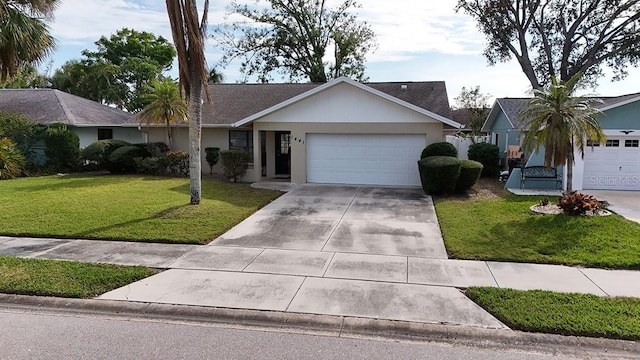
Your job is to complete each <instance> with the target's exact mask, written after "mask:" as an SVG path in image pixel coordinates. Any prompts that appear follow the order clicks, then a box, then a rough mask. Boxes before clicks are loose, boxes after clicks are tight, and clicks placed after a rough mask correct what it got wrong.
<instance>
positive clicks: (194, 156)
mask: <svg viewBox="0 0 640 360" xmlns="http://www.w3.org/2000/svg"><path fill="white" fill-rule="evenodd" d="M190 87H191V89H190V95H191V96H190V97H189V116H190V119H189V179H190V193H191V205H197V204H200V194H201V191H202V163H201V161H200V157H201V156H200V138H201V131H202V79H201V78H200V74H198V72H197V70H194V69H192V70H191V83H190Z"/></svg>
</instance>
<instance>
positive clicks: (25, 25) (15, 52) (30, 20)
mask: <svg viewBox="0 0 640 360" xmlns="http://www.w3.org/2000/svg"><path fill="white" fill-rule="evenodd" d="M58 3H59V1H58V0H0V82H5V81H7V80H8V79H9V78H11V77H13V76H14V75H15V74H16V72H17V71H18V68H19V67H20V66H21V65H26V64H34V63H38V62H40V61H42V60H44V59H45V58H46V57H47V56H49V55H50V54H51V53H52V52H53V51H54V50H55V47H56V45H55V40H54V39H53V37H52V36H51V34H50V33H49V27H48V26H47V25H46V23H45V22H44V20H43V19H46V18H49V17H51V16H52V15H53V11H54V10H55V8H56V6H57V5H58Z"/></svg>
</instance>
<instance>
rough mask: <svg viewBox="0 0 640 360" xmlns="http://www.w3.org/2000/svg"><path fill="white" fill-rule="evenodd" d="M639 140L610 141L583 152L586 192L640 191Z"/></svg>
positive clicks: (587, 148) (620, 139)
mask: <svg viewBox="0 0 640 360" xmlns="http://www.w3.org/2000/svg"><path fill="white" fill-rule="evenodd" d="M639 143H640V138H613V137H611V138H608V139H607V142H606V143H602V144H594V146H593V148H591V146H588V147H586V148H585V150H584V183H583V188H584V189H592V190H596V189H601V190H640V147H639V145H640V144H639Z"/></svg>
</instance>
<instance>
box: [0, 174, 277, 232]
mask: <svg viewBox="0 0 640 360" xmlns="http://www.w3.org/2000/svg"><path fill="white" fill-rule="evenodd" d="M189 194H190V193H189V179H186V178H167V177H157V176H138V175H131V176H120V175H117V176H115V175H102V176H90V175H82V174H80V175H68V176H45V177H34V178H22V179H14V180H5V181H0V235H7V236H31V237H44V238H71V239H101V240H127V241H151V242H171V243H195V244H204V243H207V242H209V241H211V240H213V239H215V238H216V237H218V236H219V235H221V234H223V233H224V232H226V231H227V230H229V229H231V228H232V227H233V226H235V225H236V224H238V223H239V222H241V221H242V220H244V219H245V218H247V217H248V216H249V215H251V214H253V213H254V212H255V211H256V210H258V209H259V208H261V207H263V206H264V205H266V204H268V203H269V202H271V201H273V200H274V199H276V198H277V197H278V196H280V195H281V194H282V193H281V192H279V191H272V190H264V189H254V188H252V187H251V186H250V185H249V184H237V183H229V182H223V181H217V180H212V179H203V180H202V201H201V203H200V204H199V205H189V201H190V195H189Z"/></svg>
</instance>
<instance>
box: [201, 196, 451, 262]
mask: <svg viewBox="0 0 640 360" xmlns="http://www.w3.org/2000/svg"><path fill="white" fill-rule="evenodd" d="M213 245H222V246H240V247H259V248H273V249H286V250H313V251H327V252H342V253H358V254H376V255H403V256H420V257H429V258H435V259H446V258H447V253H446V250H445V248H444V244H443V242H442V236H441V233H440V228H439V226H438V219H437V218H436V214H435V210H434V208H433V203H432V202H431V197H426V196H425V195H424V192H423V191H422V190H421V189H415V188H391V187H372V186H342V185H313V184H304V185H301V186H300V187H298V188H296V189H295V190H293V191H291V192H289V193H287V194H285V195H283V196H282V197H280V198H279V199H277V200H276V201H274V202H273V203H271V204H269V205H267V206H266V207H264V208H263V209H261V210H259V211H258V212H256V213H255V214H253V215H252V216H251V217H249V218H248V219H246V220H245V221H244V222H242V223H241V224H239V225H238V226H236V227H235V228H233V229H231V231H229V232H227V233H226V234H224V235H222V236H221V237H220V238H218V239H216V240H215V241H214V242H213Z"/></svg>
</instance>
